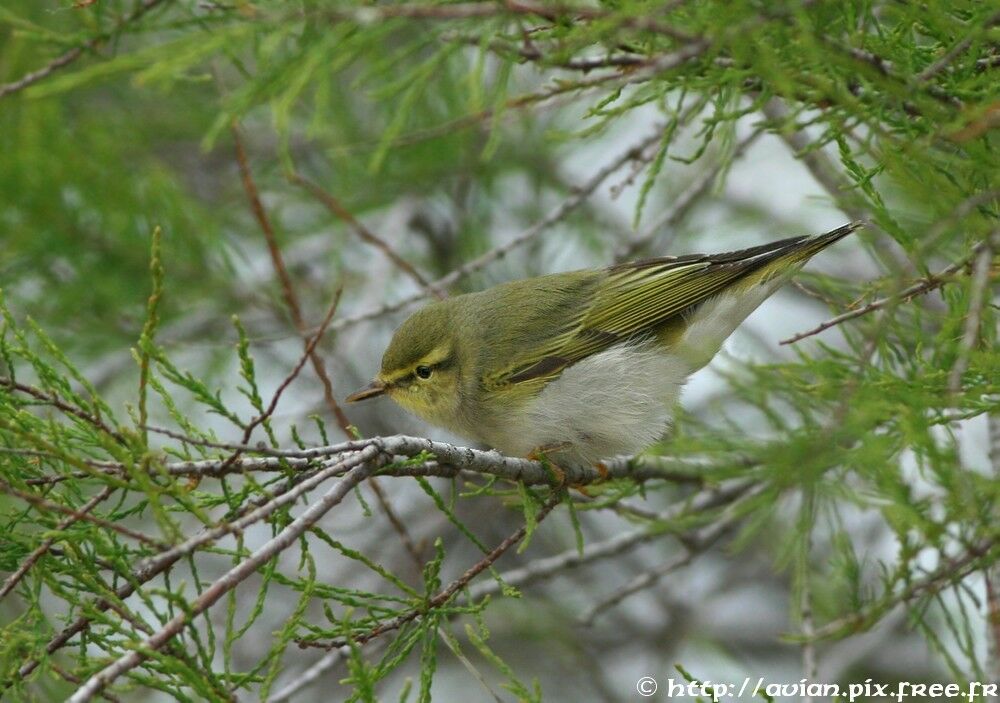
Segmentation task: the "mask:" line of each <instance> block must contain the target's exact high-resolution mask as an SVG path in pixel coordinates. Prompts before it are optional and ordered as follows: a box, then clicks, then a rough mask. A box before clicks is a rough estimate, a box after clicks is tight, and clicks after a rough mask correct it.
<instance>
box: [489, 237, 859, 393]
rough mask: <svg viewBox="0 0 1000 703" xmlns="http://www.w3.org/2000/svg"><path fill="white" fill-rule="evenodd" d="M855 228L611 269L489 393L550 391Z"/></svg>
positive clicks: (514, 361) (492, 380) (498, 378)
mask: <svg viewBox="0 0 1000 703" xmlns="http://www.w3.org/2000/svg"><path fill="white" fill-rule="evenodd" d="M860 226H861V225H860V224H859V223H852V224H849V225H845V226H844V227H840V228H839V229H836V230H833V231H832V232H827V233H826V234H821V235H816V236H811V237H809V236H807V237H793V238H791V239H784V240H781V241H777V242H771V243H769V244H764V245H762V246H758V247H753V248H750V249H743V250H740V251H734V252H728V253H724V254H711V255H705V254H691V255H688V256H682V257H664V258H657V259H647V260H644V261H636V262H632V263H628V264H621V265H618V266H613V267H611V268H609V269H608V270H607V277H606V278H605V280H604V281H603V282H602V283H601V285H600V286H599V287H598V288H597V289H596V291H595V292H594V294H593V297H592V298H591V300H590V301H589V303H586V304H581V305H580V312H579V313H578V314H577V315H576V316H574V317H573V318H572V319H570V320H569V321H568V322H567V324H566V325H565V326H564V327H563V328H562V329H559V330H556V331H555V334H554V335H553V336H552V337H551V338H549V339H547V340H545V341H544V342H543V343H542V344H540V345H539V347H537V348H535V349H533V350H532V353H531V354H530V356H524V357H519V358H515V359H511V363H510V365H508V366H507V367H506V368H504V369H502V370H501V371H500V372H499V373H496V374H495V375H493V376H492V377H491V378H489V379H484V380H485V381H486V383H487V385H489V386H492V387H501V386H505V385H510V384H528V385H529V386H536V385H537V386H544V385H545V384H546V383H548V382H549V381H551V380H552V379H553V378H555V377H557V376H558V375H559V374H560V373H561V372H562V371H563V369H565V368H566V367H568V366H571V365H572V364H574V363H576V362H577V361H580V360H581V359H584V358H586V357H588V356H590V355H591V354H596V353H598V352H601V351H603V350H605V349H607V348H608V347H610V346H612V345H614V344H617V343H619V342H622V341H625V340H628V339H632V338H637V337H641V336H643V335H646V334H649V333H652V332H654V331H655V330H656V329H657V328H659V327H660V326H661V325H663V324H664V323H665V322H667V321H668V320H670V318H672V317H674V316H676V315H678V314H680V313H683V312H684V311H686V310H689V309H690V308H691V307H693V306H695V305H698V304H699V303H701V302H704V301H705V300H706V299H708V298H711V297H712V296H714V295H716V294H718V293H720V292H722V291H723V290H725V289H726V288H728V287H730V286H732V285H733V284H735V283H737V282H738V281H741V280H742V281H744V282H746V283H759V282H763V281H765V280H767V279H769V278H771V277H773V276H775V275H777V274H778V273H780V272H782V271H784V270H787V269H788V268H790V267H793V266H796V265H798V264H800V263H803V262H805V261H806V260H807V259H809V257H811V256H812V255H813V254H815V253H816V252H818V251H819V250H820V249H823V248H824V247H826V246H828V245H830V244H832V243H833V242H835V241H837V240H838V239H841V238H842V237H845V236H847V235H848V234H850V233H851V232H853V231H854V230H855V229H857V228H858V227H860Z"/></svg>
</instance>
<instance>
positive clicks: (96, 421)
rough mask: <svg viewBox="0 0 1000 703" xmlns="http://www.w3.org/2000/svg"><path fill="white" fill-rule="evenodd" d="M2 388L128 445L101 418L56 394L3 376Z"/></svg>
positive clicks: (1, 378) (121, 436) (122, 437)
mask: <svg viewBox="0 0 1000 703" xmlns="http://www.w3.org/2000/svg"><path fill="white" fill-rule="evenodd" d="M0 386H5V387H7V388H10V389H11V390H15V391H18V392H20V393H24V394H25V395H30V396H31V397H32V398H35V399H36V400H40V401H41V402H43V403H44V404H46V405H51V406H52V407H53V408H56V409H58V410H62V411H63V412H64V413H66V414H67V415H72V416H73V417H75V418H78V419H80V420H83V421H84V422H86V423H87V424H88V425H91V426H93V427H95V428H97V429H98V430H100V431H101V432H103V433H104V434H106V435H108V436H109V437H112V438H113V439H114V440H115V441H116V442H118V443H119V444H128V442H127V441H126V440H125V436H124V435H123V434H121V433H120V432H118V431H117V430H113V429H111V428H110V427H108V426H107V425H106V424H105V423H104V422H103V421H102V420H101V418H99V417H97V416H96V415H91V414H90V413H88V412H87V411H85V410H82V409H80V408H78V407H76V406H74V405H70V404H69V403H67V402H65V401H63V400H62V399H60V398H59V397H58V396H57V395H55V394H54V393H53V394H50V393H46V392H45V391H43V390H41V389H39V388H35V387H34V386H29V385H27V384H24V383H19V382H17V381H14V380H13V379H10V378H6V377H3V376H0Z"/></svg>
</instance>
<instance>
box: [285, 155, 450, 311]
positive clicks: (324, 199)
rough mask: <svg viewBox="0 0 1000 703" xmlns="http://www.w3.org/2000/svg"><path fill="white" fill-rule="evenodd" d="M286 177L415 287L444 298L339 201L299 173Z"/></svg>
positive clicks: (438, 290)
mask: <svg viewBox="0 0 1000 703" xmlns="http://www.w3.org/2000/svg"><path fill="white" fill-rule="evenodd" d="M287 177H288V180H289V181H291V182H292V183H294V184H295V185H297V186H299V187H301V188H303V189H305V190H306V191H308V192H309V193H310V194H312V196H313V197H314V198H316V199H317V200H319V201H320V202H321V203H323V205H324V206H325V207H326V209H327V210H329V211H330V212H331V213H333V215H334V216H335V217H337V218H339V219H341V220H343V221H344V222H345V223H346V224H347V225H348V226H349V227H350V228H351V230H353V231H354V233H355V234H357V235H358V238H359V239H361V240H362V241H364V242H367V243H368V244H370V245H372V246H373V247H375V248H376V249H378V250H379V251H381V252H382V253H383V254H385V257H386V258H387V259H389V261H391V262H392V263H393V264H394V265H395V266H396V268H398V269H399V270H400V271H402V272H403V273H405V274H406V275H407V276H409V277H410V278H412V279H413V280H414V281H415V282H416V283H417V285H419V286H420V287H421V288H424V289H425V292H427V293H428V294H430V295H433V296H434V297H435V298H444V297H445V294H444V293H443V292H442V291H441V290H440V289H438V288H435V287H433V284H432V283H431V282H430V281H428V280H427V279H426V278H425V277H424V275H423V274H422V273H420V272H419V271H417V269H415V268H414V267H413V265H412V264H410V262H408V261H407V260H406V259H404V258H403V257H402V256H400V255H399V254H398V253H396V251H395V250H393V248H392V247H391V246H389V243H388V242H386V241H385V240H384V239H382V238H381V237H379V236H378V235H377V234H375V233H374V232H372V231H371V230H370V229H369V228H368V227H366V226H365V225H364V224H363V223H362V222H361V221H360V220H358V218H356V217H355V216H354V215H353V213H351V211H350V210H348V209H347V208H345V207H344V206H343V205H342V204H341V202H340V201H339V200H337V199H336V198H335V197H333V195H331V194H330V193H328V192H327V191H326V190H324V189H323V188H321V187H320V186H319V185H318V184H316V183H314V182H313V181H311V180H309V179H308V178H306V177H305V176H303V175H301V174H299V173H295V172H293V173H289V174H288V176H287Z"/></svg>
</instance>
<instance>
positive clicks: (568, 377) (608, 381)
mask: <svg viewBox="0 0 1000 703" xmlns="http://www.w3.org/2000/svg"><path fill="white" fill-rule="evenodd" d="M689 372H690V366H688V365H687V364H685V363H684V362H682V361H681V360H680V359H679V358H677V357H676V356H674V355H671V354H669V353H666V352H664V351H663V350H662V349H657V348H656V347H654V346H653V345H652V344H649V343H640V344H630V345H624V344H623V345H618V346H616V347H612V348H611V349H608V350H606V351H603V352H600V353H598V354H594V355H593V356H590V357H588V358H586V359H583V360H582V361H580V362H578V363H576V364H574V365H573V366H571V367H569V368H568V369H566V370H565V371H563V373H562V374H561V375H560V376H559V378H557V379H556V380H554V381H552V382H551V383H549V384H548V385H547V386H546V387H545V389H544V390H543V391H542V392H541V393H540V394H539V396H538V398H536V399H535V400H534V401H533V403H532V404H531V405H530V406H529V407H528V409H527V411H526V412H525V413H524V415H523V416H522V417H521V418H520V419H519V420H517V421H516V422H514V423H510V424H506V423H504V424H506V426H504V427H499V428H497V429H498V430H499V431H498V432H497V433H496V434H495V436H492V437H489V438H488V441H490V443H491V444H493V445H494V446H495V447H496V448H497V449H499V450H500V451H501V452H503V453H505V454H508V455H512V456H524V455H526V454H528V453H529V452H531V451H532V450H534V449H537V448H539V447H545V446H554V445H569V446H568V447H567V448H565V449H560V450H558V451H553V452H552V453H551V455H550V456H551V458H552V460H553V461H555V462H556V463H559V462H566V463H590V464H592V463H594V462H597V461H599V460H601V459H607V458H610V457H613V456H618V455H621V454H635V453H637V452H640V451H642V450H643V449H645V448H646V447H648V446H649V445H651V444H653V443H654V442H656V441H657V440H658V439H660V437H661V436H662V435H663V432H664V431H665V430H666V428H667V426H668V425H669V423H670V419H671V417H672V414H673V407H674V405H675V404H676V403H677V400H678V398H679V397H680V392H681V386H682V385H683V384H684V380H685V379H686V378H687V375H688V373H689Z"/></svg>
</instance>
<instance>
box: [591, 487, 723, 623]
mask: <svg viewBox="0 0 1000 703" xmlns="http://www.w3.org/2000/svg"><path fill="white" fill-rule="evenodd" d="M731 507H732V504H731V505H730V508H731ZM736 520H737V515H736V514H735V511H733V510H732V509H730V510H729V511H727V514H724V515H722V516H721V517H720V518H719V519H718V520H717V521H715V522H714V523H713V524H712V525H711V526H709V527H707V528H705V529H704V530H702V531H701V532H696V533H695V534H693V535H691V536H689V537H685V538H683V539H681V545H682V548H683V550H684V551H683V553H682V554H680V555H679V556H678V557H677V558H675V559H672V560H670V561H668V562H666V563H664V564H661V565H659V566H657V567H655V568H653V569H650V570H649V571H646V572H644V573H642V574H639V575H638V576H636V577H635V578H633V579H632V580H630V581H629V582H628V583H626V584H625V585H624V586H622V587H621V588H619V589H617V590H615V591H614V592H613V593H611V594H609V595H607V596H605V597H604V598H602V599H601V600H600V601H598V602H597V603H595V604H594V605H592V606H591V607H590V608H588V609H587V610H586V611H584V613H583V614H582V615H581V616H580V618H579V622H580V624H581V625H588V626H589V625H592V624H593V622H594V620H595V619H596V618H597V616H598V615H600V614H601V613H603V612H604V611H606V610H608V609H610V608H613V607H615V606H617V605H618V604H619V603H621V602H622V601H623V600H625V599H626V598H628V597H629V596H632V595H634V594H636V593H639V592H640V591H643V590H645V589H647V588H651V587H652V586H655V585H656V584H657V583H659V581H660V579H662V578H663V577H664V576H666V575H668V574H671V573H673V572H675V571H677V570H679V569H682V568H684V567H685V566H687V565H688V564H690V563H691V562H692V561H694V559H695V558H697V557H698V556H699V555H700V554H703V553H704V552H705V551H707V550H708V549H709V547H711V546H712V545H713V544H715V543H716V542H718V541H719V539H720V538H721V537H722V536H723V535H725V534H726V533H727V532H728V531H729V530H730V529H732V527H733V525H734V524H735V523H736Z"/></svg>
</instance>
